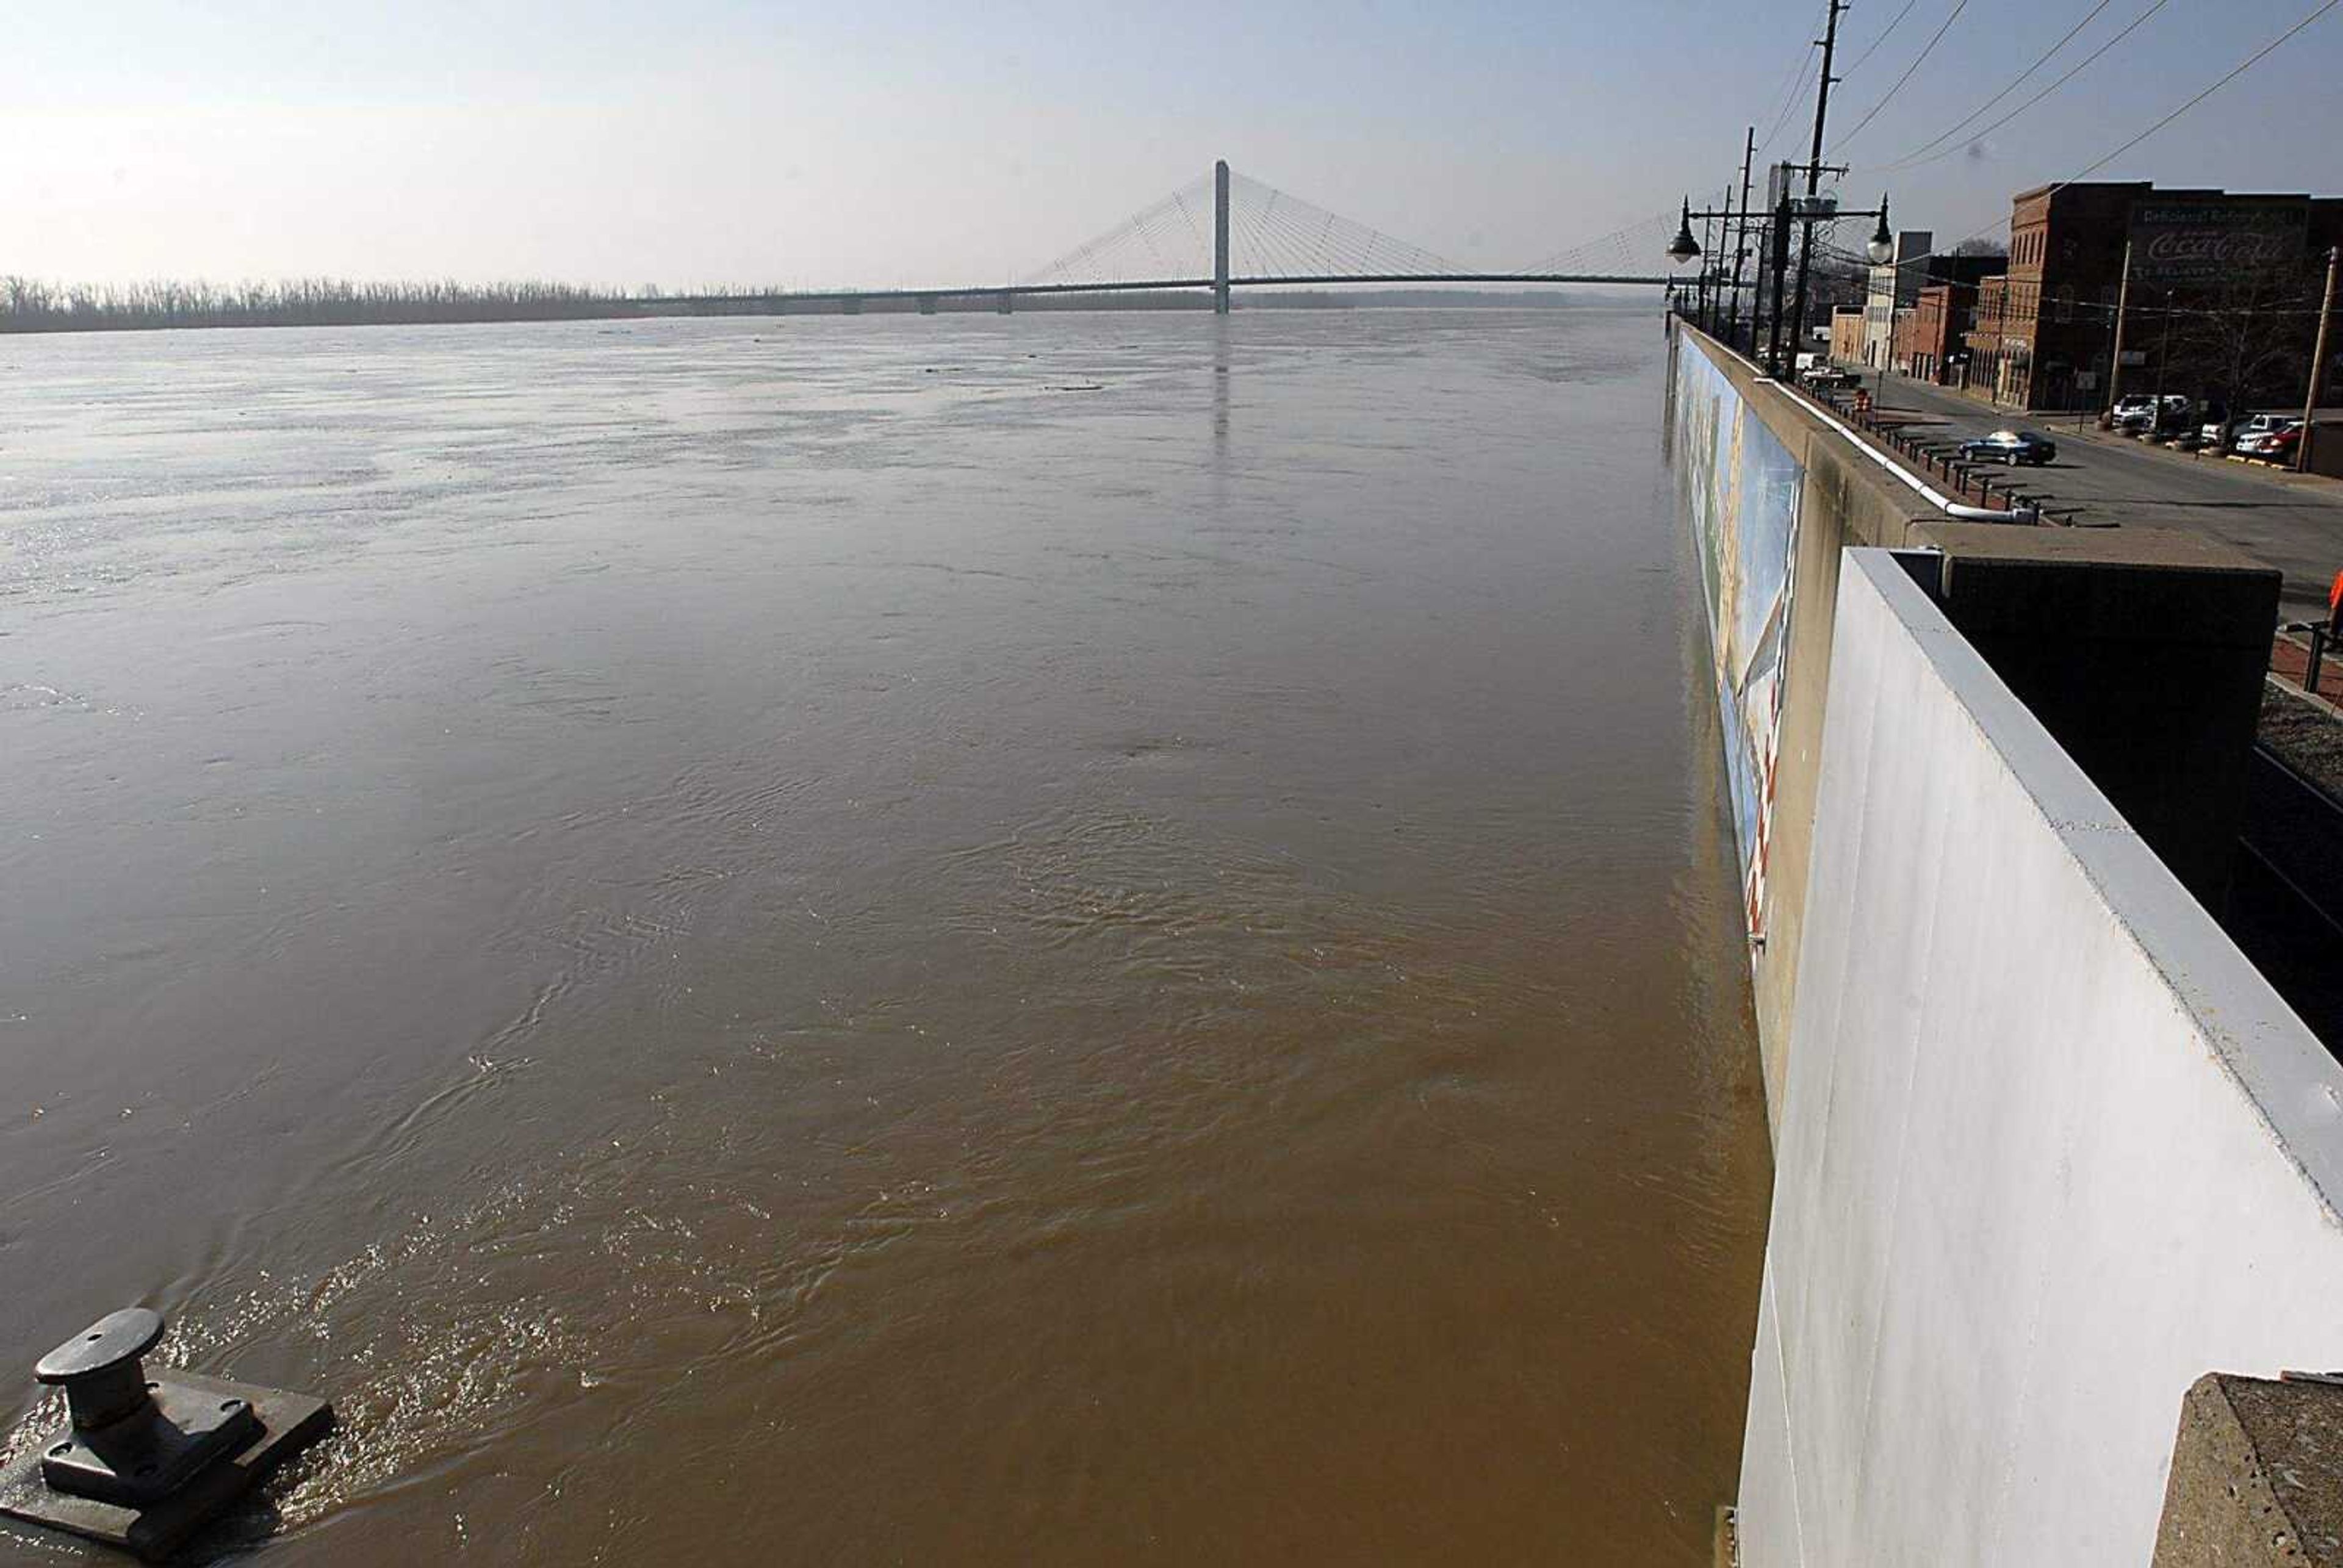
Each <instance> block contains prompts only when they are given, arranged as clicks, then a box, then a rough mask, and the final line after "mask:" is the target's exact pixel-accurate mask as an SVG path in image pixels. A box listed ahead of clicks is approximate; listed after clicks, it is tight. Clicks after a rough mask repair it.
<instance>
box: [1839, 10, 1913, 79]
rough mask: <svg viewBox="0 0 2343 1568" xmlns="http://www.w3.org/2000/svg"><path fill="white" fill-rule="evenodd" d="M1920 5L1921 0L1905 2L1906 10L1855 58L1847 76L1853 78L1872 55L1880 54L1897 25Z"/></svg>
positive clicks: (1882, 29) (1897, 14)
mask: <svg viewBox="0 0 2343 1568" xmlns="http://www.w3.org/2000/svg"><path fill="white" fill-rule="evenodd" d="M1919 3H1920V0H1904V9H1902V10H1901V11H1898V12H1897V13H1896V20H1895V21H1893V22H1890V23H1888V24H1887V25H1886V26H1885V27H1882V28H1881V29H1880V30H1879V36H1877V37H1876V38H1874V39H1873V40H1872V41H1871V43H1870V45H1869V46H1868V47H1866V48H1865V50H1864V51H1863V53H1862V54H1860V55H1856V56H1855V64H1854V65H1849V66H1848V67H1847V68H1846V74H1847V75H1850V76H1852V75H1855V73H1856V72H1857V71H1860V70H1862V69H1863V63H1864V62H1865V60H1868V59H1870V58H1871V56H1872V55H1875V54H1877V53H1879V45H1882V44H1885V42H1887V35H1889V34H1891V33H1893V32H1895V31H1896V25H1897V23H1900V22H1902V21H1903V20H1904V18H1905V17H1906V16H1909V15H1912V7H1913V6H1915V5H1918V4H1919Z"/></svg>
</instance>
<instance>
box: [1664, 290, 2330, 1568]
mask: <svg viewBox="0 0 2343 1568" xmlns="http://www.w3.org/2000/svg"><path fill="white" fill-rule="evenodd" d="M1670 387H1671V407H1670V411H1669V420H1670V426H1669V428H1670V437H1671V443H1672V451H1673V453H1674V458H1675V463H1676V467H1677V471H1678V474H1679V477H1680V481H1681V484H1682V487H1683V500H1684V511H1685V514H1686V518H1687V519H1688V522H1689V525H1690V527H1691V528H1692V531H1693V533H1694V538H1695V540H1696V542H1697V544H1698V546H1699V554H1700V558H1701V562H1702V569H1703V575H1704V582H1703V589H1704V595H1705V597H1706V601H1707V607H1708V610H1709V616H1710V626H1711V630H1712V636H1711V638H1710V643H1711V651H1712V654H1713V662H1714V668H1713V673H1714V676H1715V692H1716V699H1717V701H1718V704H1719V708H1720V711H1721V714H1722V717H1723V724H1722V727H1721V728H1722V730H1723V733H1724V737H1725V746H1726V749H1727V762H1728V769H1727V771H1728V775H1729V781H1728V788H1729V789H1730V790H1731V793H1732V796H1733V799H1731V801H1730V803H1729V805H1730V812H1729V814H1730V815H1731V817H1732V818H1733V819H1734V823H1735V833H1736V836H1737V839H1738V843H1739V847H1740V850H1741V856H1742V872H1743V889H1744V893H1745V896H1746V899H1747V915H1748V920H1749V927H1750V933H1751V947H1750V954H1751V968H1752V976H1753V982H1754V991H1755V1008H1756V1012H1757V1022H1758V1032H1759V1039H1760V1044H1761V1049H1762V1050H1763V1052H1764V1056H1765V1083H1766V1094H1767V1111H1768V1116H1769V1120H1770V1122H1771V1125H1772V1127H1773V1131H1774V1135H1775V1194H1774V1210H1773V1219H1772V1229H1771V1232H1770V1235H1769V1239H1768V1246H1767V1255H1766V1268H1765V1282H1764V1290H1763V1296H1762V1299H1761V1302H1759V1304H1758V1311H1757V1313H1756V1322H1757V1331H1756V1335H1755V1352H1754V1360H1753V1368H1752V1383H1751V1388H1752V1392H1751V1400H1750V1408H1749V1415H1748V1425H1747V1433H1746V1441H1745V1452H1744V1459H1743V1470H1742V1481H1741V1487H1740V1493H1739V1499H1738V1503H1739V1506H1738V1514H1739V1532H1738V1539H1739V1545H1740V1552H1741V1562H1742V1563H1745V1564H1746V1565H1748V1568H1779V1565H1784V1564H1805V1563H1815V1564H1823V1563H1830V1564H1837V1563H1849V1564H1855V1563H1861V1564H1872V1563H2081V1562H2090V1563H2098V1562H2115V1563H2122V1562H2134V1563H2145V1562H2147V1558H2148V1553H2149V1551H2150V1549H2151V1547H2152V1544H2153V1543H2154V1542H2155V1540H2156V1534H2157V1514H2158V1508H2159V1503H2160V1502H2161V1501H2162V1495H2163V1488H2164V1484H2165V1476H2166V1468H2167V1461H2168V1456H2169V1454H2170V1452H2171V1447H2172V1442H2173V1436H2174V1431H2175V1424H2176V1421H2177V1417H2178V1415H2179V1412H2180V1407H2181V1401H2182V1397H2183V1394H2184V1392H2186V1391H2187V1389H2188V1388H2189V1386H2190V1384H2191V1383H2192V1382H2195V1381H2196V1380H2197V1378H2198V1377H2199V1376H2200V1375H2201V1374H2203V1373H2206V1372H2216V1371H2219V1372H2245V1373H2251V1374H2257V1375H2263V1376H2269V1375H2275V1374H2276V1373H2277V1372H2278V1371H2279V1370H2281V1369H2283V1368H2322V1369H2323V1368H2332V1367H2338V1366H2343V1314H2338V1313H2337V1312H2335V1311H2334V1310H2333V1307H2332V1304H2331V1303H2332V1302H2333V1300H2334V1299H2335V1291H2336V1288H2337V1286H2338V1285H2339V1284H2343V1221H2338V1214H2337V1210H2336V1205H2335V1202H2334V1197H2335V1195H2336V1194H2337V1193H2338V1191H2343V1186H2338V1182H2343V1155H2338V1151H2343V1074H2338V1070H2337V1068H2336V1066H2335V1064H2334V1061H2333V1060H2332V1059H2331V1058H2330V1057H2329V1056H2328V1053H2327V1051H2326V1050H2324V1048H2323V1047H2322V1046H2321V1045H2320V1044H2319V1043H2318V1040H2316V1039H2314V1038H2313V1037H2312V1035H2311V1034H2310V1033H2309V1032H2308V1030H2307V1029H2306V1028H2305V1027H2304V1026H2303V1025H2302V1023H2301V1022H2300V1020H2298V1019H2297V1018H2296V1017H2295V1015H2294V1014H2293V1013H2292V1012H2290V1011H2289V1010H2288V1008H2287V1007H2286V1005H2285V1003H2284V1002H2283V1001H2281V1000H2279V998H2278V996H2277V994H2276V993H2275V992H2274V991H2273V990H2271V988H2270V987H2269V985H2268V983H2266V981H2265V980H2263V978H2262V977H2261V976H2260V975H2259V974H2258V973H2256V972H2255V970H2253V968H2252V966H2251V965H2250V964H2249V963H2248V962H2247V960H2245V959H2244V957H2243V956H2242V955H2240V954H2239V953H2238V951H2237V949H2236V948H2235V947H2234V946H2233V945H2232V944H2231V943H2230V941H2229V940H2228V939H2227V937H2225V936H2224V935H2223V934H2222V932H2221V931H2220V930H2219V929H2218V927H2217V925H2216V923H2215V921H2214V920H2213V918H2212V916H2211V915H2209V914H2208V913H2207V911H2206V909H2205V908H2204V907H2203V906H2202V905H2201V904H2200V903H2199V902H2198V901H2197V897H2195V896H2193V895H2192V894H2191V892H2190V891H2189V890H2188V888H2187V887H2186V886H2184V885H2183V883H2182V882H2181V881H2180V880H2179V879H2177V877H2176V875H2175V872H2174V870H2173V869H2171V868H2173V867H2177V868H2179V869H2180V870H2181V871H2182V872H2183V873H2185V874H2187V875H2188V876H2189V877H2190V879H2191V881H2192V882H2193V883H2195V884H2196V885H2197V887H2198V888H2199V890H2203V889H2204V888H2206V887H2207V886H2208V885H2210V884H2211V883H2212V882H2214V881H2216V880H2217V879H2214V878H2212V877H2210V876H2209V875H2208V874H2207V872H2206V870H2205V868H2206V867H2207V866H2209V865H2210V864H2211V863H2212V860H2213V859H2214V854H2213V851H2214V850H2216V849H2218V850H2220V851H2221V852H2222V853H2226V852H2227V843H2228V840H2231V839H2234V838H2235V836H2236V825H2235V822H2234V820H2233V819H2225V818H2224V817H2223V811H2224V810H2225V809H2227V808H2225V807H2223V805H2222V804H2221V800H2222V798H2223V797H2224V796H2225V795H2230V796H2234V795H2237V794H2241V792H2242V775H2241V773H2240V772H2239V769H2240V768H2241V766H2242V759H2230V760H2227V761H2225V760H2223V758H2226V757H2227V752H2226V751H2224V750H2223V747H2224V746H2226V745H2227V742H2222V743H2221V744H2218V745H2215V744H2210V743H2208V742H2207V739H2206V738H2207V737H2208V736H2215V735H2217V734H2222V733H2226V732H2227V731H2228V730H2231V729H2234V730H2236V731H2237V735H2238V736H2240V737H2248V738H2249V736H2250V733H2251V728H2252V720H2251V718H2250V714H2251V712H2252V711H2253V710H2254V709H2255V708H2256V707H2258V689H2259V683H2260V674H2259V668H2260V664H2259V661H2260V660H2261V659H2263V658H2266V655H2267V648H2268V628H2269V626H2270V624H2271V621H2272V620H2273V618H2274V617H2275V610H2276V604H2277V578H2276V577H2275V575H2274V574H2271V573H2269V572H2268V570H2267V569H2266V568H2260V567H2259V566H2258V564H2257V563H2253V562H2250V561H2245V560H2243V559H2241V558H2236V557H2235V556H2234V555H2222V554H2220V553H2219V552H2218V551H2217V550H2214V549H2211V548H2209V547H2207V546H2206V545H2205V544H2204V542H2203V541H2200V540H2196V539H2193V538H2187V537H2182V536H2170V535H2158V534H2157V533H2156V532H2155V531H2153V530H2146V529H2117V530H2109V531H2107V533H2103V534H2097V535H2084V534H2079V533H2075V532H2071V531H2068V530H2060V529H2031V528H2006V527H1965V526H1963V525H1957V524H1951V523H1948V522H1947V520H1946V518H1944V517H1943V516H1942V515H1941V513H1940V512H1939V511H1937V510H1936V508H1934V507H1933V506H1932V505H1930V504H1928V503H1927V502H1926V499H1925V498H1923V497H1920V496H1918V495H1917V494H1916V493H1915V492H1914V491H1913V490H1912V489H1910V488H1909V487H1906V486H1905V485H1903V484H1901V483H1899V482H1898V481H1897V480H1896V479H1895V477H1893V476H1891V475H1888V474H1887V473H1886V472H1885V470H1884V469H1882V468H1881V467H1880V466H1879V465H1878V464H1877V463H1876V462H1875V461H1874V460H1873V459H1872V458H1871V457H1870V456H1868V455H1867V454H1866V453H1865V451H1863V450H1861V449H1859V448H1858V447H1857V446H1856V445H1855V442H1854V441H1853V440H1852V439H1850V437H1848V435H1847V434H1846V433H1845V432H1843V431H1841V430H1838V429H1835V428H1834V427H1832V426H1830V425H1829V424H1827V423H1825V422H1824V421H1823V420H1821V419H1820V418H1818V417H1815V414H1814V412H1813V411H1812V410H1811V409H1810V408H1808V407H1806V406H1805V404H1804V403H1803V402H1802V401H1801V400H1799V399H1797V398H1795V397H1793V396H1792V395H1791V394H1789V393H1787V392H1785V391H1784V390H1783V389H1781V388H1780V387H1777V386H1775V384H1773V383H1772V382H1770V381H1768V380H1766V379H1765V378H1763V377H1759V376H1757V374H1756V373H1755V367H1752V366H1750V365H1748V364H1747V363H1746V362H1745V361H1743V360H1741V359H1739V358H1738V357H1736V356H1734V355H1732V354H1731V353H1730V352H1729V351H1727V350H1725V349H1723V348H1722V347H1719V346H1717V345H1715V343H1713V342H1712V341H1711V340H1708V339H1706V338H1704V337H1702V336H1701V335H1699V334H1698V333H1696V332H1694V331H1691V330H1689V329H1685V328H1681V327H1679V328H1678V330H1677V332H1676V335H1675V338H1674V364H1673V366H1672V375H1671V379H1670ZM1875 547H1897V548H1904V549H1906V551H1907V552H1910V551H1917V552H1923V553H1906V554H1904V555H1901V556H1897V555H1891V554H1889V553H1887V551H1886V550H1885V549H1882V548H1875ZM2078 574H2079V575H2078ZM1921 579H1925V580H1926V582H1927V583H1928V584H1929V585H1930V586H1929V588H1927V589H1926V591H1924V589H1923V588H1921V587H1920V586H1919V580H1921ZM2127 676H2128V677H2131V678H2129V679H2128V680H2127ZM2013 686H2015V688H2016V690H2013ZM2020 693H2022V694H2023V695H2020ZM2127 704H2128V705H2129V706H2128V707H2127ZM2241 704H2242V706H2240V705H2241ZM2135 732H2137V733H2142V734H2144V735H2146V736H2147V737H2149V739H2145V740H2143V742H2142V743H2141V744H2139V745H2127V744H2121V743H2119V742H2120V741H2121V740H2122V739H2123V736H2124V735H2125V734H2127V733H2135ZM2111 738H2112V739H2111ZM2200 753H2203V754H2204V755H2200ZM2213 753H2218V754H2219V755H2217V756H2216V755H2212V754H2213ZM2078 757H2079V758H2080V759H2082V760H2081V761H2078V760H2077V758H2078ZM2086 766H2087V767H2089V768H2090V769H2092V772H2091V773H2090V774H2089V775H2087V774H2086V773H2085V771H2084V769H2085V767H2086ZM2110 793H2112V794H2114V795H2116V796H2117V797H2119V798H2121V799H2124V800H2125V801H2127V808H2128V809H2129V810H2131V811H2132V812H2134V813H2135V814H2137V822H2138V824H2144V826H2137V827H2136V824H2135V821H2134V820H2133V819H2131V818H2127V815H2126V813H2125V811H2124V810H2119V809H2117V806H2115V805H2113V804H2111V803H2110V801H2109V799H2108V796H2109V794H2110ZM2176 797H2177V798H2178V803H2177V807H2176V804H2175V799H2176ZM2143 833H2146V834H2147V837H2145V838H2144V837H2143Z"/></svg>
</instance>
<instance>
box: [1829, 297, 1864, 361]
mask: <svg viewBox="0 0 2343 1568" xmlns="http://www.w3.org/2000/svg"><path fill="white" fill-rule="evenodd" d="M1863 326H1864V317H1863V312H1862V311H1860V310H1858V309H1856V308H1855V307H1854V306H1851V305H1842V306H1840V307H1838V308H1837V309H1836V310H1834V311H1832V312H1831V326H1830V357H1831V362H1832V363H1833V364H1835V365H1853V364H1855V363H1856V362H1858V361H1859V360H1861V359H1862V358H1863Z"/></svg>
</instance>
